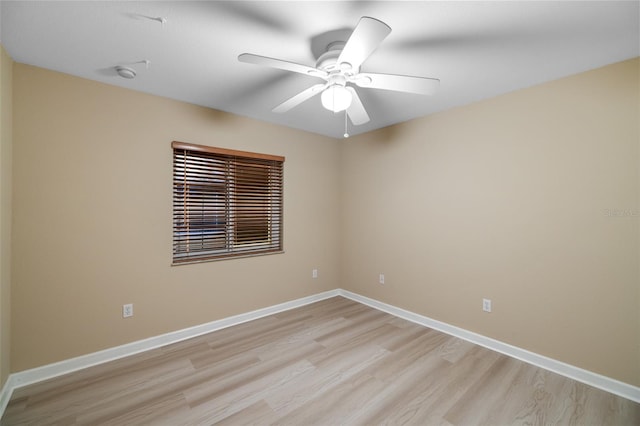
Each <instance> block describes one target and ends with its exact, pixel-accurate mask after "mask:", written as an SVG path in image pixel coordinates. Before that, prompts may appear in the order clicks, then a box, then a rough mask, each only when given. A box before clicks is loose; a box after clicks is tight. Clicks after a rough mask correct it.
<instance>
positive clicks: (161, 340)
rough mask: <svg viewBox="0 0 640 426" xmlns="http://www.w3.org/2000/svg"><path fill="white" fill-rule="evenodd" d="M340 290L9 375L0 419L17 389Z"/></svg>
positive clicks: (249, 319)
mask: <svg viewBox="0 0 640 426" xmlns="http://www.w3.org/2000/svg"><path fill="white" fill-rule="evenodd" d="M339 294H340V291H339V290H337V289H336V290H331V291H325V292H324V293H318V294H314V295H311V296H307V297H303V298H301V299H296V300H291V301H289V302H284V303H280V304H278V305H273V306H269V307H266V308H262V309H258V310H255V311H251V312H247V313H244V314H239V315H234V316H232V317H227V318H223V319H221V320H217V321H212V322H209V323H206V324H201V325H197V326H195V327H189V328H185V329H183V330H178V331H173V332H170V333H166V334H161V335H159V336H155V337H150V338H148V339H144V340H138V341H136V342H131V343H127V344H125V345H121V346H116V347H113V348H109V349H105V350H102V351H98V352H94V353H90V354H87V355H81V356H79V357H76V358H71V359H67V360H64V361H60V362H56V363H53V364H47V365H43V366H42V367H36V368H32V369H30V370H25V371H20V372H18V373H13V374H10V375H9V378H8V379H7V381H6V383H5V385H4V386H3V388H2V393H1V394H0V417H2V414H3V413H4V410H5V409H6V407H7V404H8V403H9V399H11V394H12V393H13V390H14V389H16V388H20V387H23V386H27V385H30V384H33V383H37V382H40V381H43V380H47V379H51V378H53V377H57V376H61V375H63V374H67V373H71V372H74V371H77V370H82V369H83V368H87V367H92V366H94V365H98V364H103V363H105V362H109V361H114V360H116V359H120V358H124V357H127V356H130V355H135V354H137V353H140V352H144V351H148V350H150V349H155V348H159V347H161V346H165V345H168V344H171V343H176V342H180V341H182V340H186V339H190V338H193V337H197V336H200V335H203V334H207V333H211V332H212V331H216V330H220V329H223V328H227V327H231V326H234V325H238V324H242V323H244V322H247V321H253V320H255V319H258V318H262V317H265V316H268V315H273V314H276V313H278V312H282V311H288V310H290V309H294V308H298V307H300V306H304V305H308V304H310V303H314V302H318V301H320V300H324V299H329V298H331V297H335V296H338V295H339Z"/></svg>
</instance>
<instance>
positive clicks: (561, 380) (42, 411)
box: [0, 297, 640, 426]
mask: <svg viewBox="0 0 640 426" xmlns="http://www.w3.org/2000/svg"><path fill="white" fill-rule="evenodd" d="M0 423H1V424H2V425H3V426H7V425H54V424H55V425H72V424H87V425H97V424H101V425H138V424H152V425H211V424H227V425H242V424H256V425H262V424H265V425H267V424H282V425H311V424H320V425H334V424H349V425H351V424H353V425H374V424H376V425H377V424H385V425H400V424H406V425H475V424H488V425H511V424H544V425H549V424H562V425H564V424H578V425H583V424H593V425H640V404H637V403H634V402H632V401H629V400H626V399H624V398H620V397H617V396H615V395H611V394H609V393H606V392H603V391H601V390H598V389H596V388H592V387H589V386H587V385H584V384H581V383H578V382H575V381H573V380H570V379H567V378H565V377H562V376H559V375H557V374H554V373H551V372H548V371H545V370H542V369H540V368H537V367H534V366H531V365H529V364H526V363H524V362H521V361H518V360H515V359H513V358H509V357H507V356H505V355H501V354H499V353H496V352H493V351H491V350H488V349H485V348H482V347H480V346H477V345H474V344H471V343H468V342H466V341H463V340H460V339H457V338H455V337H451V336H448V335H446V334H443V333H440V332H437V331H435V330H431V329H429V328H425V327H422V326H419V325H416V324H413V323H410V322H407V321H404V320H402V319H399V318H395V317H393V316H391V315H389V314H386V313H383V312H380V311H377V310H375V309H372V308H370V307H367V306H365V305H362V304H359V303H357V302H353V301H351V300H348V299H345V298H342V297H335V298H332V299H327V300H324V301H321V302H318V303H314V304H311V305H307V306H304V307H301V308H297V309H294V310H290V311H287V312H282V313H279V314H276V315H272V316H269V317H265V318H262V319H259V320H256V321H252V322H248V323H244V324H241V325H238V326H234V327H230V328H227V329H224V330H220V331H216V332H214V333H210V334H207V335H203V336H200V337H197V338H194V339H190V340H186V341H183V342H180V343H176V344H172V345H168V346H165V347H162V348H159V349H155V350H152V351H148V352H145V353H142V354H139V355H135V356H131V357H128V358H125V359H121V360H118V361H113V362H110V363H107V364H103V365H99V366H96V367H92V368H89V369H85V370H83V371H79V372H75V373H71V374H68V375H66V376H62V377H58V378H55V379H51V380H48V381H46V382H42V383H38V384H35V385H31V386H28V387H24V388H20V389H17V390H16V391H15V392H14V394H13V396H12V398H11V401H10V402H9V405H8V407H7V410H6V411H5V414H4V416H3V418H2V420H1V421H0Z"/></svg>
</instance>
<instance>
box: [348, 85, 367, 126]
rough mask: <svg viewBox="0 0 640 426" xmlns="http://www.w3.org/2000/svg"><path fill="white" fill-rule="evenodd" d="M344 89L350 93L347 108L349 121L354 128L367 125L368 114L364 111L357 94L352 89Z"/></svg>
mask: <svg viewBox="0 0 640 426" xmlns="http://www.w3.org/2000/svg"><path fill="white" fill-rule="evenodd" d="M346 87H347V90H348V91H349V92H351V105H349V108H347V115H348V116H349V118H350V119H351V122H352V123H353V125H354V126H359V125H361V124H364V123H368V122H369V114H367V110H365V109H364V105H362V101H361V100H360V97H359V96H358V93H357V92H356V91H355V89H354V88H353V87H350V86H346Z"/></svg>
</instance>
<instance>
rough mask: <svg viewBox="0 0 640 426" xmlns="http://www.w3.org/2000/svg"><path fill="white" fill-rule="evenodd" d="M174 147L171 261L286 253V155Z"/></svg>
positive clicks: (181, 143)
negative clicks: (283, 243)
mask: <svg viewBox="0 0 640 426" xmlns="http://www.w3.org/2000/svg"><path fill="white" fill-rule="evenodd" d="M172 148H173V263H186V262H194V261H202V260H214V259H220V258H225V257H234V256H246V255H254V254H266V253H272V252H279V251H282V230H283V224H282V210H283V197H282V195H283V164H284V157H279V156H272V155H265V154H255V153H249V152H243V151H234V150H227V149H220V148H212V147H206V146H201V145H192V144H186V143H183V142H173V144H172Z"/></svg>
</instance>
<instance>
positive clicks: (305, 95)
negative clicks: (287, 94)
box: [272, 84, 326, 113]
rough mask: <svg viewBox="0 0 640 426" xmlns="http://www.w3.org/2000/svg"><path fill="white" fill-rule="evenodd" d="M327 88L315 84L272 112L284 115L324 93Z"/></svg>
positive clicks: (323, 85)
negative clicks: (323, 90)
mask: <svg viewBox="0 0 640 426" xmlns="http://www.w3.org/2000/svg"><path fill="white" fill-rule="evenodd" d="M325 86H326V84H315V85H313V86H311V87H309V88H308V89H306V90H303V91H302V92H300V93H298V94H297V95H295V96H293V97H291V98H289V99H287V100H286V101H284V102H283V103H281V104H280V105H278V106H277V107H275V108H274V109H273V110H272V111H273V112H277V113H283V112H287V111H289V110H290V109H291V108H293V107H296V106H298V105H300V104H301V103H303V102H304V101H306V100H308V99H311V98H312V97H314V96H315V95H317V94H318V93H320V92H322V89H323V88H324V87H325Z"/></svg>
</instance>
